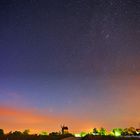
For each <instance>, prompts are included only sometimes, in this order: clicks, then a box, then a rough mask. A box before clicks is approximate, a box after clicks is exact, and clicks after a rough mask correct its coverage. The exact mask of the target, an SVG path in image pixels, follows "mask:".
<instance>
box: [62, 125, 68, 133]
mask: <svg viewBox="0 0 140 140" xmlns="http://www.w3.org/2000/svg"><path fill="white" fill-rule="evenodd" d="M61 132H62V135H64V134H68V127H67V126H65V125H61Z"/></svg>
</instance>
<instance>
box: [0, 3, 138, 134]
mask: <svg viewBox="0 0 140 140" xmlns="http://www.w3.org/2000/svg"><path fill="white" fill-rule="evenodd" d="M0 17H1V22H0V106H1V110H0V112H3V110H4V109H5V107H6V109H7V110H10V109H11V108H12V109H13V108H14V109H15V110H16V111H15V112H18V111H19V110H22V109H23V110H29V112H30V111H31V113H32V110H34V109H35V110H36V111H35V112H36V113H35V114H41V116H43V115H50V114H51V115H53V116H59V117H60V118H59V120H60V122H59V121H58V122H57V121H56V120H57V118H55V117H54V119H53V120H54V121H53V122H52V125H51V124H50V125H51V126H52V127H50V128H45V126H44V125H43V123H42V122H41V123H39V124H37V123H36V121H35V122H34V123H33V124H31V125H27V124H26V123H27V122H29V120H28V119H27V120H25V124H24V125H23V126H21V124H20V123H19V122H20V121H19V122H18V123H17V124H16V125H15V126H16V127H15V128H12V127H11V128H7V126H8V124H15V122H16V121H15V122H14V121H13V122H12V121H7V120H6V121H7V125H6V124H3V125H2V126H3V128H5V129H6V130H9V129H21V130H22V129H24V128H25V127H26V126H28V127H29V128H31V129H33V130H34V131H35V130H37V131H41V129H48V131H49V130H50V131H51V130H53V129H56V128H58V127H59V126H58V125H60V124H61V123H65V124H67V125H70V126H71V129H73V131H82V129H83V130H87V129H89V127H91V128H92V127H95V126H97V127H100V126H102V125H104V127H107V128H112V127H120V126H121V127H127V126H128V125H134V126H137V124H138V123H139V122H140V120H139V119H138V116H139V115H140V114H137V111H136V110H129V107H130V105H131V104H132V106H134V107H135V106H139V105H140V103H139V102H138V98H139V97H140V95H139V92H140V88H139V87H140V85H139V83H140V82H139V81H140V63H139V60H140V2H139V1H138V0H125V1H124V0H47V1H46V0H40V1H39V0H1V1H0ZM132 95H133V96H132ZM132 97H133V98H132ZM3 108H4V109H3ZM6 109H5V110H6ZM9 112H10V111H9ZM39 112H40V113H39ZM22 113H23V114H24V115H25V114H26V113H25V112H24V111H23V112H21V114H22ZM33 114H34V113H33ZM35 114H34V115H33V116H35ZM79 114H80V115H81V116H82V117H79ZM112 114H114V115H112ZM128 114H129V118H128ZM5 115H7V116H9V118H10V115H11V114H3V115H2V117H3V118H4V117H5ZM67 115H68V116H67ZM33 116H32V117H33ZM64 116H67V117H66V118H69V119H65V117H64ZM25 117H28V115H27V116H26V115H25ZM63 117H64V118H63ZM14 118H16V119H17V118H18V117H17V116H16V115H15V116H14ZM124 118H126V119H125V121H124ZM114 119H115V120H116V121H115V122H113V120H114ZM17 120H18V119H17ZM70 120H73V122H70ZM0 121H1V119H0ZM43 121H45V122H46V124H47V121H48V120H43ZM83 121H84V122H85V123H83V124H82V122H83ZM76 122H77V123H76ZM86 122H87V125H86ZM117 125H118V126H117ZM20 126H21V127H20Z"/></svg>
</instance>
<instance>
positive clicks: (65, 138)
mask: <svg viewBox="0 0 140 140" xmlns="http://www.w3.org/2000/svg"><path fill="white" fill-rule="evenodd" d="M0 140H140V138H138V137H133V136H132V137H114V136H94V135H87V136H85V137H83V138H76V137H74V136H72V135H54V136H42V135H39V136H38V135H27V136H25V135H24V136H23V135H21V136H13V135H10V136H8V135H3V136H0Z"/></svg>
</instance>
